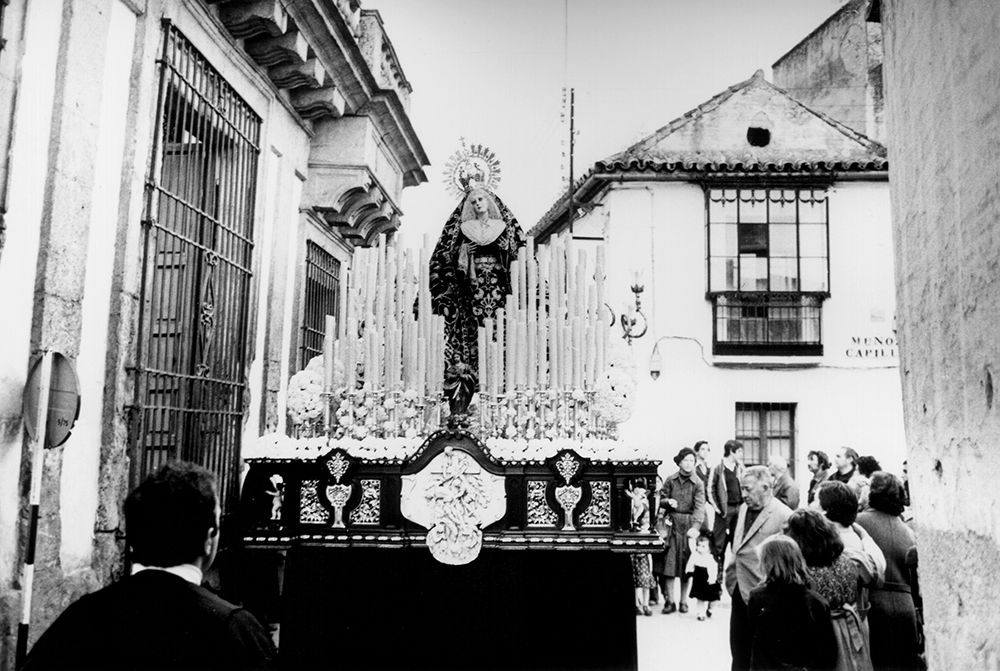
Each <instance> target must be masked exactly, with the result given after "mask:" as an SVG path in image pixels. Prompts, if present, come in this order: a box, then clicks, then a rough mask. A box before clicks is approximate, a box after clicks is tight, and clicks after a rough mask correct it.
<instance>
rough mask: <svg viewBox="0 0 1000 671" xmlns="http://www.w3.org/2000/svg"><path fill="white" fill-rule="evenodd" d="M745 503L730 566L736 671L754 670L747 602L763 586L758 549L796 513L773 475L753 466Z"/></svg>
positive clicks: (746, 475)
mask: <svg viewBox="0 0 1000 671" xmlns="http://www.w3.org/2000/svg"><path fill="white" fill-rule="evenodd" d="M740 492H741V493H742V495H743V504H742V505H741V506H740V509H739V516H738V517H737V519H736V533H735V534H734V535H733V553H732V556H731V557H730V559H729V563H728V564H727V565H726V591H727V592H729V594H730V596H732V597H733V607H732V612H731V614H730V619H729V650H730V651H731V652H732V655H733V665H732V671H745V670H746V669H749V668H750V649H751V646H752V644H753V638H752V632H751V631H750V613H749V610H748V609H747V602H748V601H749V599H750V590H752V589H753V588H754V587H756V586H757V585H759V584H760V582H761V581H762V580H763V579H764V574H763V573H761V570H760V561H759V560H758V557H757V548H758V547H760V544H761V543H763V542H764V541H765V540H766V539H768V538H770V537H771V536H774V535H775V534H780V533H781V531H782V529H783V528H784V526H785V520H787V519H788V516H789V515H791V514H792V511H791V510H789V509H788V506H786V505H785V504H784V503H782V502H781V501H779V500H777V499H776V498H774V493H773V491H772V490H771V474H770V472H769V471H768V470H767V467H766V466H751V467H750V468H748V469H746V470H745V471H743V474H742V475H741V477H740Z"/></svg>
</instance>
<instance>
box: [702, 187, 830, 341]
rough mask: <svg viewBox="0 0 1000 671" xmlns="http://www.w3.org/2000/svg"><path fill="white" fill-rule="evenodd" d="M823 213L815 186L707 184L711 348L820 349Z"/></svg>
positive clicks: (822, 196) (826, 273)
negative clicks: (726, 186)
mask: <svg viewBox="0 0 1000 671" xmlns="http://www.w3.org/2000/svg"><path fill="white" fill-rule="evenodd" d="M827 219H828V213H827V197H826V191H825V190H824V189H820V188H815V189H813V188H809V189H806V188H792V189H740V188H732V189H710V190H709V191H708V232H707V233H708V293H709V298H710V300H712V302H713V318H714V333H715V338H714V347H713V351H714V353H715V354H722V355H725V354H761V355H796V354H797V355H816V354H822V351H823V349H822V348H823V345H822V340H821V328H820V327H821V323H822V320H821V318H822V301H823V299H824V298H825V297H826V296H827V295H828V292H829V287H830V279H829V278H830V270H829V261H828V255H827Z"/></svg>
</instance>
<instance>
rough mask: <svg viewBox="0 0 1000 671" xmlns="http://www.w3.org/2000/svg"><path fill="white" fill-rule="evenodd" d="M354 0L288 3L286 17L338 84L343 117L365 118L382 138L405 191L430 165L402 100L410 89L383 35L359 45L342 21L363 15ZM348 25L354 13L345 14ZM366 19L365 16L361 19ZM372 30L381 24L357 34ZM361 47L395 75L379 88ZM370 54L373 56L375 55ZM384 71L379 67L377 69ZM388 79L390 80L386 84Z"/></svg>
mask: <svg viewBox="0 0 1000 671" xmlns="http://www.w3.org/2000/svg"><path fill="white" fill-rule="evenodd" d="M359 5H360V3H358V2H356V1H355V0H339V1H338V2H336V3H334V2H332V1H331V0H325V1H324V0H302V1H300V2H294V3H288V4H287V5H286V11H287V12H288V14H289V16H290V17H291V18H292V20H293V22H294V23H295V25H296V27H297V28H298V30H300V31H301V32H302V33H303V34H304V35H305V36H306V39H307V40H308V42H309V45H310V47H311V48H312V51H313V52H314V54H315V58H317V59H318V60H319V61H320V63H321V64H322V65H323V68H324V69H325V70H326V71H327V73H328V74H329V75H330V80H331V81H332V82H333V83H335V84H336V87H337V90H338V91H339V92H340V94H341V95H342V96H343V97H344V101H345V112H344V114H345V115H351V114H357V115H369V116H371V118H372V120H373V122H374V123H375V124H376V126H377V127H378V130H379V133H380V135H381V136H382V137H383V138H385V140H386V142H387V143H388V144H389V147H390V149H391V150H392V153H393V155H394V157H395V159H396V161H397V162H398V163H399V164H400V166H401V167H402V170H403V176H404V185H405V186H413V185H416V184H420V183H422V182H426V181H427V176H426V175H425V174H424V171H423V166H426V165H430V160H429V159H428V158H427V154H426V152H425V151H424V148H423V146H422V144H421V143H420V140H419V138H418V137H417V134H416V131H415V130H414V128H413V124H412V123H411V121H410V118H409V115H408V113H407V109H406V107H407V105H406V103H405V101H404V100H403V99H402V98H401V97H400V93H399V91H403V92H404V93H405V95H406V96H407V97H408V96H409V92H410V84H409V82H408V81H407V80H406V78H405V76H404V75H403V74H402V69H401V68H400V67H399V63H398V61H397V60H396V59H395V52H394V51H393V50H392V45H391V42H389V40H388V38H387V37H386V36H385V35H384V33H383V34H381V35H380V36H379V38H378V39H376V40H366V39H364V38H362V39H361V40H359V38H358V33H357V30H358V28H357V27H356V26H352V25H351V23H350V22H349V21H348V19H347V18H346V17H345V15H347V13H348V11H353V12H355V13H359V14H363V12H361V10H359V9H358V7H359ZM349 16H350V17H352V19H353V18H354V17H355V14H354V13H351V14H349ZM365 16H368V15H365ZM368 26H371V29H372V30H375V28H376V27H377V28H378V30H382V26H381V20H378V21H371V20H369V21H364V22H363V23H362V25H361V29H364V28H365V27H368ZM359 42H365V43H366V44H369V43H377V44H378V45H380V46H379V50H378V53H379V54H380V57H383V58H384V57H391V58H390V61H389V62H388V64H387V65H386V67H387V68H388V69H389V70H390V71H392V72H394V73H395V74H393V75H392V77H390V78H383V80H384V81H383V82H380V81H379V78H378V76H377V74H376V73H375V72H372V67H371V65H370V64H369V63H368V61H367V60H366V59H365V56H364V53H363V52H362V49H361V44H359ZM373 53H374V52H373ZM381 67H382V65H381V64H380V65H379V68H381ZM390 79H391V80H392V81H391V82H390ZM390 83H396V84H397V88H386V87H385V86H384V85H383V84H390Z"/></svg>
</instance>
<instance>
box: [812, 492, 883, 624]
mask: <svg viewBox="0 0 1000 671" xmlns="http://www.w3.org/2000/svg"><path fill="white" fill-rule="evenodd" d="M816 500H817V501H818V502H819V507H820V510H822V511H823V514H824V515H826V519H827V520H829V521H830V523H831V524H832V525H833V528H834V529H835V530H836V531H837V534H838V535H839V536H840V540H841V542H843V544H844V554H845V555H846V556H847V558H848V559H850V560H852V561H853V562H854V563H855V565H856V566H857V568H858V582H859V585H860V586H861V591H860V593H859V596H858V600H857V609H858V613H859V614H860V615H861V617H862V619H864V618H866V617H867V615H868V607H869V604H868V592H869V590H870V589H872V588H874V587H878V586H879V585H881V584H882V582H883V581H884V580H885V556H884V555H883V554H882V550H880V549H879V547H878V545H876V543H875V541H874V540H872V537H871V535H870V534H869V533H868V532H867V531H865V530H864V529H863V528H862V527H861V526H859V525H857V524H855V521H856V520H857V517H858V497H857V496H856V495H855V493H854V491H853V490H851V488H850V487H848V486H847V485H845V484H844V483H843V482H839V481H837V480H828V481H827V482H824V483H823V484H822V485H820V487H819V492H818V493H817V495H816Z"/></svg>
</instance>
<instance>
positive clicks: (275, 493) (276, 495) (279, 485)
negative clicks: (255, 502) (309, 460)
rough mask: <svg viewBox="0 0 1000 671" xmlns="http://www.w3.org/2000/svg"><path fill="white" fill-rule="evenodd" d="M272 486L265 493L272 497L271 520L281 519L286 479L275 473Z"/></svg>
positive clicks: (277, 520)
mask: <svg viewBox="0 0 1000 671" xmlns="http://www.w3.org/2000/svg"><path fill="white" fill-rule="evenodd" d="M271 487H272V489H269V490H267V491H265V492H264V493H265V494H267V495H268V496H270V497H271V521H272V522H280V521H281V503H282V501H283V500H284V498H285V480H284V478H282V477H281V476H280V475H278V474H277V473H275V474H274V475H272V476H271Z"/></svg>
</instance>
